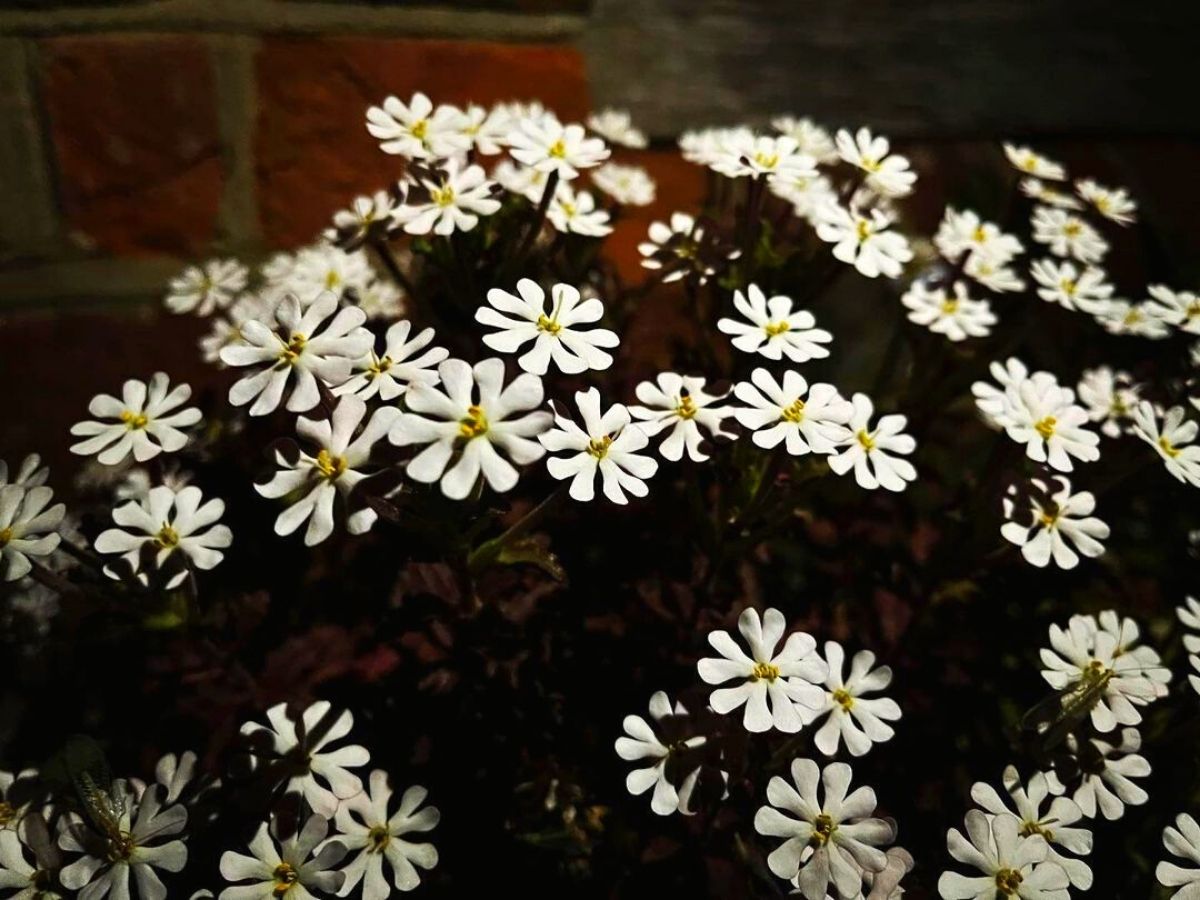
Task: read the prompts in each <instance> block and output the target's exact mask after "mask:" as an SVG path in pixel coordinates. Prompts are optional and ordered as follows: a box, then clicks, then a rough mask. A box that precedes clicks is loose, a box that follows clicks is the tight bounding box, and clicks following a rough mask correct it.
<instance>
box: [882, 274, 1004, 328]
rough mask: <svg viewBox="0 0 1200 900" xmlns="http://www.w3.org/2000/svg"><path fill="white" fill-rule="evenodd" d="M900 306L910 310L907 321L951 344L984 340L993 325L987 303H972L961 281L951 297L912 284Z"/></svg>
mask: <svg viewBox="0 0 1200 900" xmlns="http://www.w3.org/2000/svg"><path fill="white" fill-rule="evenodd" d="M900 302H901V303H903V304H904V306H906V307H907V308H908V310H909V312H908V320H909V321H910V322H913V323H915V324H917V325H924V326H925V327H926V328H928V329H929V330H930V331H932V332H933V333H934V334H943V335H945V336H946V338H947V339H948V340H951V341H956V342H957V341H965V340H966V339H967V338H972V337H986V336H987V335H989V334H991V332H992V326H993V325H995V324H996V315H995V313H993V312H992V305H991V304H990V303H989V302H988V301H987V300H973V299H972V298H971V297H970V296H969V294H968V288H967V284H966V282H964V281H956V282H954V296H952V297H951V296H948V292H947V291H946V288H945V287H935V288H932V289H930V288H929V287H928V286H927V285H926V284H924V283H923V282H920V281H914V282H913V283H912V285H911V286H910V287H909V289H908V290H907V291H905V292H904V295H903V296H901V298H900Z"/></svg>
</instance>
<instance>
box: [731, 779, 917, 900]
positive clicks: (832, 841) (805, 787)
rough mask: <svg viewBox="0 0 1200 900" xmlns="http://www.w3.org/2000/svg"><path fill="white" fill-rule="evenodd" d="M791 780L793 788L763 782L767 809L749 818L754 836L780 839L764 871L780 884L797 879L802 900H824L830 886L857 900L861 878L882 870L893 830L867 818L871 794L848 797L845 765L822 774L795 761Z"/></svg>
mask: <svg viewBox="0 0 1200 900" xmlns="http://www.w3.org/2000/svg"><path fill="white" fill-rule="evenodd" d="M791 774H792V782H793V783H794V785H795V786H794V787H793V785H792V784H788V782H787V780H786V779H784V778H781V777H780V776H778V775H776V776H774V777H773V778H772V779H771V780H770V782H768V784H767V802H768V803H769V804H770V805H769V806H763V807H760V808H759V810H758V812H757V813H756V814H755V816H754V830H755V831H757V832H758V833H759V834H761V835H765V836H767V837H778V838H785V840H784V842H783V843H782V844H780V845H779V846H778V847H776V848H775V849H774V850H773V851H771V853H770V855H769V856H768V857H767V866H768V867H769V868H770V870H771V871H772V872H774V873H775V874H776V875H778V876H779V877H780V878H786V879H789V880H790V879H793V878H796V877H797V875H799V879H798V881H797V882H796V884H797V886H798V887H799V889H800V893H801V894H802V895H803V896H804V897H805V900H825V898H826V895H827V892H828V890H829V886H830V884H833V885H834V886H835V887H836V889H837V895H838V896H839V897H857V896H859V892H860V891H861V890H862V884H863V875H864V873H866V872H882V871H883V870H884V869H886V868H887V865H888V858H887V855H886V854H885V853H884V851H883V850H881V849H880V848H881V847H884V846H886V845H887V844H890V843H891V842H892V841H894V840H895V839H896V827H895V825H894V824H893V823H891V822H889V821H887V820H885V819H878V818H874V817H873V816H872V813H874V812H875V804H876V801H875V791H873V790H872V789H871V788H869V787H865V786H864V787H860V788H857V789H856V790H855V791H854V792H853V793H850V794H849V795H847V791H849V789H850V779H851V778H852V777H853V774H854V772H853V770H852V769H851V768H850V766H848V765H846V763H841V762H837V763H830V764H829V765H828V766H826V767H825V769H824V770H822V769H821V768H820V767H819V766H818V765H817V764H816V763H815V762H813V761H812V760H811V759H794V760H792V772H791ZM818 782H819V783H820V785H821V788H822V791H821V793H822V795H823V796H822V797H820V798H818V796H817V785H818ZM785 813H791V815H785Z"/></svg>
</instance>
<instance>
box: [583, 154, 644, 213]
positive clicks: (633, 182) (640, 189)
mask: <svg viewBox="0 0 1200 900" xmlns="http://www.w3.org/2000/svg"><path fill="white" fill-rule="evenodd" d="M592 184H594V185H595V186H596V187H598V188H600V190H602V191H604V193H606V194H608V196H610V197H612V198H613V200H615V201H616V202H617V203H621V204H623V205H625V206H649V205H650V204H651V203H653V202H654V179H653V178H651V177H650V176H649V175H648V174H647V173H646V170H645V169H643V168H642V167H641V166H623V165H620V164H619V163H605V164H604V165H602V166H601V167H600V168H598V169H596V171H594V172H592Z"/></svg>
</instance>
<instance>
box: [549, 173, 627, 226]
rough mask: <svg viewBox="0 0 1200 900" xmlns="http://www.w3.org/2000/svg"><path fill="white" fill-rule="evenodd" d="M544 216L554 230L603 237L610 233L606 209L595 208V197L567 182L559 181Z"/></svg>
mask: <svg viewBox="0 0 1200 900" xmlns="http://www.w3.org/2000/svg"><path fill="white" fill-rule="evenodd" d="M546 218H547V219H549V220H550V224H551V225H553V226H554V228H555V230H556V231H561V232H564V233H569V234H582V235H585V236H586V237H604V236H605V235H606V234H611V233H612V225H610V224H609V215H608V212H607V211H606V210H603V209H596V198H595V197H593V196H592V195H591V193H589V192H588V191H576V190H575V188H573V187H571V185H570V184H568V183H567V182H565V181H564V182H560V183H559V185H558V187H557V188H556V189H555V191H554V197H553V198H551V200H550V205H549V206H548V207H547V208H546Z"/></svg>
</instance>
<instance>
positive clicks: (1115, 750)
mask: <svg viewBox="0 0 1200 900" xmlns="http://www.w3.org/2000/svg"><path fill="white" fill-rule="evenodd" d="M1141 746H1142V736H1141V735H1140V734H1138V730H1137V729H1136V728H1123V729H1122V730H1121V742H1120V743H1119V744H1116V745H1114V744H1110V743H1109V742H1108V741H1102V740H1099V739H1098V738H1090V739H1088V740H1087V741H1085V742H1084V744H1083V745H1082V746H1081V745H1080V743H1079V740H1078V739H1077V738H1076V737H1075V735H1073V734H1069V735H1067V749H1068V750H1069V751H1070V752H1071V753H1073V754H1075V755H1076V756H1077V757H1078V765H1079V770H1080V771H1079V779H1080V781H1079V786H1078V787H1076V788H1075V790H1074V792H1073V793H1072V794H1071V799H1072V800H1074V801H1075V803H1076V805H1077V806H1078V807H1079V808H1080V809H1081V810H1082V811H1083V814H1084V815H1085V816H1087V817H1088V818H1089V819H1093V818H1095V817H1096V811H1097V810H1099V811H1100V813H1101V814H1102V815H1103V816H1104V818H1106V819H1108V820H1110V821H1115V820H1117V819H1119V818H1121V816H1123V815H1124V814H1125V806H1126V804H1128V805H1129V806H1141V805H1142V804H1143V803H1145V802H1146V801H1147V800H1149V799H1150V795H1149V794H1147V793H1146V792H1145V791H1144V790H1142V788H1141V787H1139V786H1138V785H1136V784H1134V782H1133V780H1132V779H1134V778H1145V777H1146V776H1147V775H1149V774H1150V763H1148V762H1147V761H1146V758H1145V757H1144V756H1139V755H1138V752H1137V751H1138V750H1140V749H1141ZM1046 780H1047V782H1048V783H1049V785H1050V792H1051V793H1053V794H1064V793H1066V790H1067V788H1066V786H1065V785H1064V784H1063V783H1062V781H1060V780H1059V778H1058V776H1057V775H1056V774H1055V773H1052V772H1048V773H1046Z"/></svg>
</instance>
